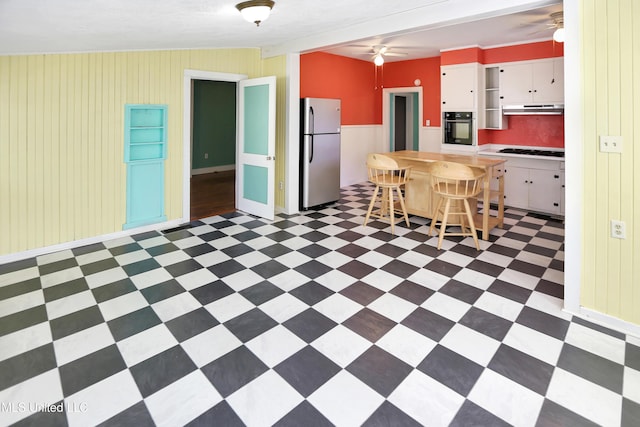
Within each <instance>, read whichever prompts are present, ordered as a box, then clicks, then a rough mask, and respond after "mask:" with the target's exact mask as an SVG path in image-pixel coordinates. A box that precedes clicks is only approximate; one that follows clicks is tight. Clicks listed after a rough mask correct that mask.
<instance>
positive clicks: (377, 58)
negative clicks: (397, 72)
mask: <svg viewBox="0 0 640 427" xmlns="http://www.w3.org/2000/svg"><path fill="white" fill-rule="evenodd" d="M373 63H374V64H376V65H377V66H378V67H379V66H381V65H382V64H384V57H383V56H382V54H380V53H379V54H377V55H376V56H375V58H373Z"/></svg>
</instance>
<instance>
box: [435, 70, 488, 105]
mask: <svg viewBox="0 0 640 427" xmlns="http://www.w3.org/2000/svg"><path fill="white" fill-rule="evenodd" d="M479 70H480V65H479V64H477V63H471V64H461V65H444V66H442V67H440V72H441V76H440V96H441V100H442V108H441V109H442V111H477V108H478V90H479V89H478V83H479V81H480V80H479V78H478V77H479Z"/></svg>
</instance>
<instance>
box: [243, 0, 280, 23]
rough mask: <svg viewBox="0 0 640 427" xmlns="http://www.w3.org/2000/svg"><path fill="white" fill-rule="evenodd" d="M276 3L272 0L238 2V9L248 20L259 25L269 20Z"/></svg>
mask: <svg viewBox="0 0 640 427" xmlns="http://www.w3.org/2000/svg"><path fill="white" fill-rule="evenodd" d="M275 4H276V3H275V2H274V1H272V0H249V1H243V2H242V3H238V4H237V5H236V9H238V10H239V11H240V14H241V15H242V17H243V18H244V19H245V20H246V21H248V22H253V23H254V24H256V26H258V27H259V26H260V23H261V22H263V21H266V20H267V18H268V17H269V14H270V13H271V9H272V8H273V6H274V5H275Z"/></svg>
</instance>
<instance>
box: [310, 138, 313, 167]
mask: <svg viewBox="0 0 640 427" xmlns="http://www.w3.org/2000/svg"><path fill="white" fill-rule="evenodd" d="M312 161H313V134H311V135H309V163H311V162H312Z"/></svg>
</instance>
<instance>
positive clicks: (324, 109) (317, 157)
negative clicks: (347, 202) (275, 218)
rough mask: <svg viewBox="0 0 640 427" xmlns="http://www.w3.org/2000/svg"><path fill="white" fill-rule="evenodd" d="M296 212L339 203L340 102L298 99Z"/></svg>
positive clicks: (320, 99) (334, 100)
mask: <svg viewBox="0 0 640 427" xmlns="http://www.w3.org/2000/svg"><path fill="white" fill-rule="evenodd" d="M300 115H301V120H302V121H301V123H300V131H301V138H300V142H301V146H300V181H301V182H300V208H301V209H308V208H310V207H313V206H318V205H324V204H328V203H331V202H335V201H337V200H338V199H340V100H339V99H324V98H302V99H301V107H300Z"/></svg>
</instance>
